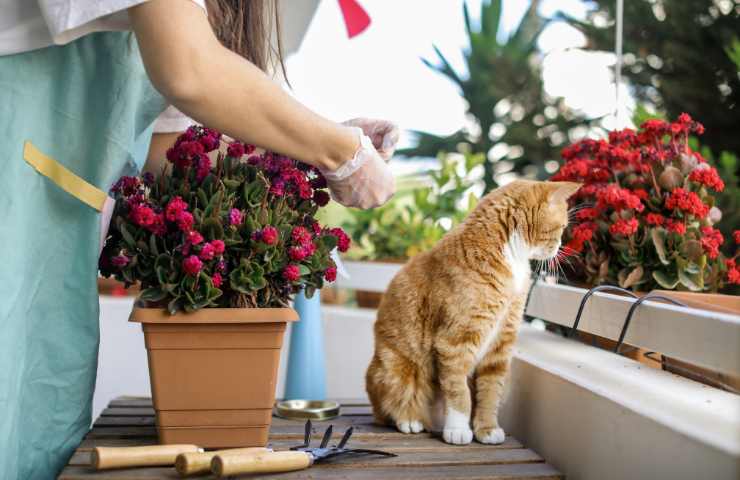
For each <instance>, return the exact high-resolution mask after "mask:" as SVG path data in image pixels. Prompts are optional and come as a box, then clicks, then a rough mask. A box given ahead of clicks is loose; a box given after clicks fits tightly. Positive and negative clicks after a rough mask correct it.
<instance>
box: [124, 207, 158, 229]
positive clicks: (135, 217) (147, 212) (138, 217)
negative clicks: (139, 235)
mask: <svg viewBox="0 0 740 480" xmlns="http://www.w3.org/2000/svg"><path fill="white" fill-rule="evenodd" d="M129 217H130V218H131V221H133V222H134V223H135V224H137V225H139V226H142V227H147V226H149V225H151V224H152V223H154V218H155V213H154V210H152V209H151V208H150V207H148V206H146V205H143V204H137V205H132V206H131V211H130V212H129Z"/></svg>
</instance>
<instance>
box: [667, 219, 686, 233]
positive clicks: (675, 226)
mask: <svg viewBox="0 0 740 480" xmlns="http://www.w3.org/2000/svg"><path fill="white" fill-rule="evenodd" d="M665 228H666V229H667V230H668V231H669V232H673V233H677V234H679V235H683V234H684V233H686V224H685V223H683V222H679V221H676V220H672V219H668V220H667V221H666V226H665Z"/></svg>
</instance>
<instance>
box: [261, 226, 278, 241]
mask: <svg viewBox="0 0 740 480" xmlns="http://www.w3.org/2000/svg"><path fill="white" fill-rule="evenodd" d="M278 236H279V234H278V231H277V228H275V227H273V226H272V225H268V226H266V227H265V228H263V229H262V233H261V235H260V240H262V241H263V242H264V243H266V244H267V245H275V244H276V243H277V241H278Z"/></svg>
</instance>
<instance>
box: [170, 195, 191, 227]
mask: <svg viewBox="0 0 740 480" xmlns="http://www.w3.org/2000/svg"><path fill="white" fill-rule="evenodd" d="M187 209H188V204H187V203H185V201H184V200H183V199H182V198H180V197H179V196H178V197H175V198H173V199H172V200H170V201H169V202H168V203H167V207H166V208H165V217H167V220H169V221H170V222H174V221H176V220H177V215H178V214H179V213H180V212H184V211H186V210H187Z"/></svg>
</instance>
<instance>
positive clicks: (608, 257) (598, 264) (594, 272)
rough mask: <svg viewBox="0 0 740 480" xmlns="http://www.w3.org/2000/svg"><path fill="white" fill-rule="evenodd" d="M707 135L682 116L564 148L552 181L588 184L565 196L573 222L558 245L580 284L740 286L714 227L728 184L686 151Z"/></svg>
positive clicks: (687, 288)
mask: <svg viewBox="0 0 740 480" xmlns="http://www.w3.org/2000/svg"><path fill="white" fill-rule="evenodd" d="M703 130H704V128H703V126H702V125H701V124H700V123H698V122H695V121H694V120H692V119H691V117H690V116H689V115H687V114H685V113H684V114H682V115H681V116H680V117H679V118H678V120H677V121H676V122H673V123H669V122H665V121H663V120H658V119H651V120H648V121H646V122H644V123H643V124H642V125H641V126H640V129H639V131H637V132H636V131H633V130H631V129H625V130H621V131H615V132H611V133H610V134H609V138H608V139H607V140H592V139H586V140H582V141H580V142H578V143H576V144H574V145H571V146H569V147H567V148H566V149H565V150H563V158H564V159H565V164H564V165H563V166H562V167H561V168H560V170H559V171H558V172H557V173H556V174H555V175H554V176H553V177H552V180H570V181H577V182H582V183H583V184H584V185H583V187H582V188H581V189H580V190H579V191H578V192H577V193H576V194H575V195H573V196H572V197H571V202H572V205H571V206H572V207H573V210H574V211H575V215H574V216H575V218H574V222H572V223H571V225H569V227H568V228H567V230H566V232H565V237H564V239H565V240H566V241H567V243H566V246H565V249H566V250H567V253H570V254H573V255H572V256H571V262H570V263H571V264H572V265H573V273H574V278H575V279H576V280H578V281H582V282H585V283H586V284H588V285H598V284H602V283H608V284H613V285H619V286H621V287H623V288H630V289H633V290H641V291H649V290H652V289H654V288H660V289H664V290H683V291H692V292H705V291H710V292H716V291H718V290H720V289H721V288H722V287H724V286H725V285H727V284H737V283H740V270H738V269H737V265H736V259H737V253H735V255H734V256H732V257H730V258H726V257H725V256H724V255H723V254H722V252H721V247H722V245H723V243H724V241H725V239H724V237H723V235H722V233H721V232H720V231H719V230H718V229H717V228H716V227H715V225H716V224H717V223H718V222H719V221H720V220H721V218H722V212H721V211H720V210H719V208H717V207H716V206H715V198H714V195H713V193H712V192H721V191H722V190H723V189H724V188H725V185H724V182H723V180H722V179H721V178H720V176H719V174H718V173H717V170H716V169H715V168H714V167H712V166H711V165H709V164H708V163H707V162H706V161H705V160H704V158H703V157H702V156H701V155H700V154H699V153H698V152H695V151H693V150H692V149H691V148H690V147H689V143H688V136H689V134H691V133H694V134H697V135H698V134H701V133H702V132H703ZM732 241H733V242H735V243H736V242H738V241H740V232H735V234H734V238H733V239H732Z"/></svg>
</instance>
